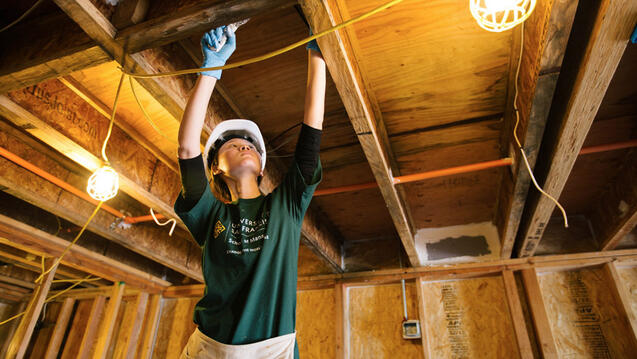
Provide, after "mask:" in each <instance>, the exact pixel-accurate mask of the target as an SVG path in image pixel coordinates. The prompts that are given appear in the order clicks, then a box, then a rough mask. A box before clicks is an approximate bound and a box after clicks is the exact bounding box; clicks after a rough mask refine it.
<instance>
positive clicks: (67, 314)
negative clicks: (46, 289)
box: [44, 298, 75, 359]
mask: <svg viewBox="0 0 637 359" xmlns="http://www.w3.org/2000/svg"><path fill="white" fill-rule="evenodd" d="M74 307H75V299H73V298H66V299H64V302H63V303H62V308H60V313H59V314H58V317H57V319H56V320H55V327H54V328H53V333H52V334H51V339H49V344H48V345H47V347H46V352H45V353H44V359H56V358H57V357H58V352H59V351H60V345H62V339H64V334H65V333H66V327H67V326H68V324H69V319H70V318H71V314H72V313H73V308H74Z"/></svg>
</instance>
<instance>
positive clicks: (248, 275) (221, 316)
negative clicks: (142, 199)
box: [175, 27, 326, 359]
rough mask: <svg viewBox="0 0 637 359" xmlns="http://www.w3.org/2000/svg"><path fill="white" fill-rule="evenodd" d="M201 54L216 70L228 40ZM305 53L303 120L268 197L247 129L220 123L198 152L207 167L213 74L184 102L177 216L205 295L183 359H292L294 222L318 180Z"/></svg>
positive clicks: (320, 70)
mask: <svg viewBox="0 0 637 359" xmlns="http://www.w3.org/2000/svg"><path fill="white" fill-rule="evenodd" d="M224 33H226V35H227V37H228V41H227V43H226V44H225V45H224V46H223V47H222V48H221V50H220V51H219V52H215V51H213V50H211V48H212V47H213V45H215V44H216V42H217V40H219V38H220V37H221V36H222V35H223V34H224ZM201 44H202V51H203V53H204V63H203V66H202V67H213V66H221V65H224V64H225V62H226V61H227V59H228V58H229V57H230V55H231V54H232V52H233V51H234V49H235V47H236V38H235V36H234V34H232V33H228V31H227V30H226V29H225V27H221V28H218V29H215V30H212V31H210V32H208V33H206V34H204V36H203V38H202V41H201ZM308 49H309V50H310V51H309V52H308V53H309V55H308V57H309V68H308V73H309V75H308V83H307V93H306V98H305V115H304V118H303V124H302V125H301V126H302V128H301V133H300V135H299V140H298V143H297V146H296V151H295V156H294V161H293V163H292V165H291V167H290V169H289V171H288V173H287V174H286V176H285V178H284V179H283V181H282V183H281V184H280V185H279V186H278V187H277V188H276V189H275V190H274V191H273V192H272V193H270V194H267V195H266V194H263V193H261V192H260V190H259V183H260V179H261V177H262V176H263V169H264V168H265V159H266V150H265V145H264V143H263V138H262V137H261V133H260V131H259V128H258V126H257V125H256V124H255V123H254V122H251V121H248V120H228V121H223V122H221V123H220V124H219V125H218V126H217V127H215V129H214V130H213V132H212V133H211V135H210V138H209V140H208V143H207V144H206V146H205V149H204V155H205V159H204V155H202V154H201V152H200V147H199V146H200V145H199V139H200V135H201V130H202V127H203V123H204V118H205V115H206V109H207V107H208V102H209V100H210V96H211V94H212V91H213V88H214V86H215V83H216V82H217V80H219V79H220V78H221V71H209V72H202V73H201V75H200V76H199V78H198V80H197V83H196V84H195V88H194V91H193V93H192V96H191V97H190V99H189V101H188V105H187V106H186V110H185V111H184V116H183V119H182V121H181V126H180V128H179V166H180V171H181V178H182V184H183V190H182V193H181V194H180V196H179V197H178V198H177V201H176V202H175V211H176V213H177V214H178V215H179V217H180V218H181V219H182V220H183V221H184V223H185V224H186V226H187V227H188V229H189V230H190V232H191V233H192V235H193V237H194V238H195V240H196V241H197V243H199V245H201V246H202V249H203V257H202V269H203V275H204V280H205V285H206V286H205V290H204V295H203V298H201V300H199V302H198V303H197V305H196V307H195V311H194V322H195V323H196V324H197V326H198V328H197V329H196V330H195V332H194V333H193V334H192V336H191V337H190V339H189V341H188V344H187V345H186V347H185V348H184V350H183V352H182V354H181V358H286V359H287V358H293V357H294V358H298V347H297V345H296V338H295V314H296V281H297V261H298V249H299V240H300V231H301V222H302V221H303V216H304V215H305V211H306V210H307V207H308V206H309V204H310V201H311V199H312V195H313V192H314V189H315V188H316V186H317V185H318V183H319V181H320V180H321V165H320V162H319V146H320V138H321V129H322V122H323V112H324V103H325V81H326V80H325V76H326V70H325V62H324V61H323V58H322V56H321V53H320V51H319V50H318V46H317V45H316V42H314V43H313V44H311V45H308ZM206 173H208V174H209V175H210V177H211V181H210V183H209V182H208V180H207V179H206ZM213 192H214V194H213Z"/></svg>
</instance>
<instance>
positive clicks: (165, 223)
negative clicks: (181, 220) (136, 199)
mask: <svg viewBox="0 0 637 359" xmlns="http://www.w3.org/2000/svg"><path fill="white" fill-rule="evenodd" d="M150 215H151V216H153V219H154V220H155V223H157V225H159V226H165V225H167V224H168V223H170V222H172V224H173V225H172V227H171V228H170V232H168V235H169V236H172V235H173V231H174V230H175V226H176V225H177V220H175V219H174V218H171V219H169V220H167V221H166V222H164V223H161V222H159V220H158V219H157V217H155V212H153V209H152V208H151V209H150Z"/></svg>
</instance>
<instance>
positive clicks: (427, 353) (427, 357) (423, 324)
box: [416, 278, 434, 359]
mask: <svg viewBox="0 0 637 359" xmlns="http://www.w3.org/2000/svg"><path fill="white" fill-rule="evenodd" d="M424 286H425V283H424V282H423V278H416V291H417V293H418V319H419V320H420V335H421V337H420V342H421V343H422V352H423V359H433V358H434V356H433V353H432V352H431V344H429V338H428V337H427V313H425V288H424Z"/></svg>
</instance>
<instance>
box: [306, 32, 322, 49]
mask: <svg viewBox="0 0 637 359" xmlns="http://www.w3.org/2000/svg"><path fill="white" fill-rule="evenodd" d="M312 35H314V34H312V29H310V36H312ZM305 48H306V49H307V50H314V51H316V52H318V53H319V54H321V55H323V54H322V53H321V49H320V48H319V46H318V43H317V42H316V39H314V40H312V41H310V42H308V43H307V44H306V45H305Z"/></svg>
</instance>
